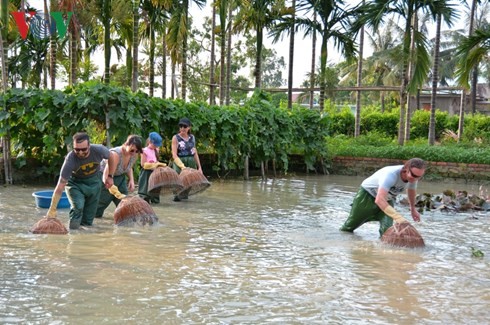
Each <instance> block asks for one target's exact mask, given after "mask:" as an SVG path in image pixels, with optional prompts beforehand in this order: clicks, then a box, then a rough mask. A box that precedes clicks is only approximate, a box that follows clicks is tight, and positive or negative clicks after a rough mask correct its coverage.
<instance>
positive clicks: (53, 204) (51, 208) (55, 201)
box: [46, 192, 61, 218]
mask: <svg viewBox="0 0 490 325" xmlns="http://www.w3.org/2000/svg"><path fill="white" fill-rule="evenodd" d="M60 199H61V194H57V193H56V192H54V193H53V197H52V198H51V205H50V206H49V209H48V213H47V214H46V216H47V217H48V218H56V208H57V207H58V202H59V201H60Z"/></svg>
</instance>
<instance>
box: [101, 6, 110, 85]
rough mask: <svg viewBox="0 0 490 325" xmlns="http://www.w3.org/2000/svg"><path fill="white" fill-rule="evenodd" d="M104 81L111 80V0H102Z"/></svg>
mask: <svg viewBox="0 0 490 325" xmlns="http://www.w3.org/2000/svg"><path fill="white" fill-rule="evenodd" d="M103 10H104V13H103V14H102V15H103V17H104V83H105V84H109V82H110V81H111V70H110V69H111V20H110V18H109V17H110V15H111V12H110V10H111V1H110V0H104V9H103Z"/></svg>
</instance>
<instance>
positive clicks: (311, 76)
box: [310, 12, 316, 109]
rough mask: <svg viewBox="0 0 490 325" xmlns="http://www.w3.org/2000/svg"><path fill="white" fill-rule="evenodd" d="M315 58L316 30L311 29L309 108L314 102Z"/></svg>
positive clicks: (314, 16)
mask: <svg viewBox="0 0 490 325" xmlns="http://www.w3.org/2000/svg"><path fill="white" fill-rule="evenodd" d="M313 21H314V22H316V12H314V13H313ZM315 60H316V31H315V30H313V36H312V41H311V73H310V89H311V91H310V109H313V105H314V103H315V91H314V90H313V88H315V65H316V63H315Z"/></svg>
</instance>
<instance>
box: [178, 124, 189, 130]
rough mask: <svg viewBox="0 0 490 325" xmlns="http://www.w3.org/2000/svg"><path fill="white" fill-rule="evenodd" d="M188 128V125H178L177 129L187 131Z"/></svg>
mask: <svg viewBox="0 0 490 325" xmlns="http://www.w3.org/2000/svg"><path fill="white" fill-rule="evenodd" d="M188 127H189V126H188V125H185V124H179V128H184V129H187V128H188Z"/></svg>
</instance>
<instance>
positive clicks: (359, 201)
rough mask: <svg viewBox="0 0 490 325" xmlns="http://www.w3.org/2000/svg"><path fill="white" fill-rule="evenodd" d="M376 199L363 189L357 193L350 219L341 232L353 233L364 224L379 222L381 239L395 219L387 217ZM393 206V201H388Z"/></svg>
mask: <svg viewBox="0 0 490 325" xmlns="http://www.w3.org/2000/svg"><path fill="white" fill-rule="evenodd" d="M374 199H375V198H374V197H373V196H372V195H371V194H369V193H368V192H367V191H366V190H365V189H363V188H362V187H361V188H359V191H357V194H356V196H355V197H354V201H353V203H352V208H351V210H350V213H349V217H348V218H347V220H346V221H345V222H344V224H343V225H342V227H340V230H342V231H349V232H353V231H354V230H356V229H357V228H359V227H360V226H362V225H363V224H364V223H366V222H369V221H378V222H379V235H380V237H381V236H382V235H383V234H384V232H385V231H386V230H387V229H388V228H390V227H391V226H392V225H393V219H392V218H390V217H389V216H387V215H386V214H385V213H384V212H383V211H382V210H381V209H380V208H379V207H378V206H377V205H376V203H374ZM388 203H389V204H390V205H391V206H393V201H388Z"/></svg>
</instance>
